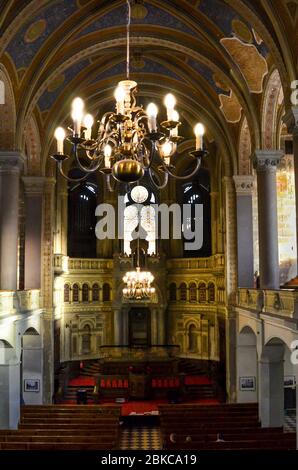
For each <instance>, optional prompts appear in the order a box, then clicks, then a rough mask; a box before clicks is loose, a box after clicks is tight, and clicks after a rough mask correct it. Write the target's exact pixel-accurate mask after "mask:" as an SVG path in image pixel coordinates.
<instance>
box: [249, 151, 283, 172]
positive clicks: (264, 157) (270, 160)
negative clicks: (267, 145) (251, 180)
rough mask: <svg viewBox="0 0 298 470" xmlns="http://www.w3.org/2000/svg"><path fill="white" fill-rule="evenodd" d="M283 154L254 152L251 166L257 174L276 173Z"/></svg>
mask: <svg viewBox="0 0 298 470" xmlns="http://www.w3.org/2000/svg"><path fill="white" fill-rule="evenodd" d="M283 156H284V152H283V151H282V150H256V152H255V154H254V155H253V165H254V169H255V170H257V172H270V171H274V172H275V171H276V168H277V166H278V165H279V163H280V161H281V159H282V157H283Z"/></svg>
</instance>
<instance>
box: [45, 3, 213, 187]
mask: <svg viewBox="0 0 298 470" xmlns="http://www.w3.org/2000/svg"><path fill="white" fill-rule="evenodd" d="M127 5H128V22H127V60H126V64H127V70H126V72H127V73H126V75H127V77H126V80H122V81H120V82H119V83H118V86H117V88H116V90H115V94H114V96H115V99H116V109H115V111H111V112H107V113H105V114H104V115H103V117H102V118H101V120H100V122H99V128H98V133H97V137H94V136H93V132H92V127H93V124H94V119H93V117H92V115H91V114H85V106H84V102H83V100H82V99H81V98H79V97H77V98H75V99H74V100H73V102H72V113H71V116H72V120H73V128H69V130H70V131H71V135H69V136H67V140H68V141H69V142H70V143H71V144H72V151H71V155H67V154H66V153H64V140H65V138H66V132H65V130H64V129H63V128H62V127H58V128H57V129H56V131H55V138H56V140H57V152H56V153H55V154H54V155H52V158H54V160H55V161H56V162H57V166H58V169H59V171H60V173H61V174H62V175H63V176H64V177H65V178H66V179H68V180H69V181H83V180H84V179H86V178H87V177H88V174H90V173H93V172H96V171H100V172H101V173H103V174H104V175H105V176H106V180H107V184H108V187H109V189H110V190H111V191H112V190H114V189H115V185H113V184H112V181H114V182H117V181H118V182H120V183H128V184H129V183H135V182H137V181H139V180H140V179H141V178H142V177H143V176H144V174H145V172H146V173H148V175H149V177H150V179H151V181H152V183H153V184H154V185H155V187H157V188H159V189H162V188H164V187H165V186H166V185H167V182H168V177H169V176H172V177H174V178H177V179H181V180H186V179H189V178H191V177H192V176H194V175H195V174H196V173H197V171H198V170H199V168H200V166H201V159H202V157H203V156H205V155H206V154H207V152H206V151H205V150H204V149H203V135H204V132H205V129H204V126H203V124H201V123H198V124H196V126H195V128H194V133H195V136H196V150H195V151H193V152H190V154H189V155H190V156H191V157H192V158H193V159H194V160H195V162H196V164H195V167H194V169H193V171H192V172H191V173H189V174H187V175H178V174H177V173H176V171H175V170H176V169H175V166H174V165H173V158H172V157H173V156H174V155H175V153H176V150H177V144H178V142H179V141H180V140H182V139H183V138H182V137H181V136H179V133H178V129H179V126H180V124H181V123H180V121H179V115H178V112H177V111H176V110H175V105H176V99H175V97H174V96H173V95H172V94H171V93H169V94H167V95H166V97H165V100H164V104H165V106H166V111H167V119H166V120H165V121H163V122H161V124H160V126H158V124H157V114H158V109H157V106H156V105H155V104H154V103H150V104H149V105H148V107H147V109H146V110H144V109H143V108H142V107H141V106H137V101H136V93H137V82H135V81H134V80H130V78H129V75H130V23H131V5H130V0H127ZM70 156H71V157H72V158H74V159H75V161H76V164H77V166H78V168H79V169H80V170H81V171H82V172H83V173H84V176H83V177H79V178H70V177H69V176H68V175H67V174H66V173H65V171H64V170H63V162H64V161H65V160H67V159H68V158H70ZM86 161H87V162H88V163H86ZM111 177H112V178H111Z"/></svg>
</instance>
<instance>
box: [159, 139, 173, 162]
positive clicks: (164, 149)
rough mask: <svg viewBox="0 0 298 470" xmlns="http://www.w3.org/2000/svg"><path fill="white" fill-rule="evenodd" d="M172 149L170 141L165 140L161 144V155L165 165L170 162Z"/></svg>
mask: <svg viewBox="0 0 298 470" xmlns="http://www.w3.org/2000/svg"><path fill="white" fill-rule="evenodd" d="M172 151H173V145H172V143H171V142H165V143H164V144H162V146H161V156H162V157H163V159H164V162H165V164H166V165H169V164H170V157H171V153H172Z"/></svg>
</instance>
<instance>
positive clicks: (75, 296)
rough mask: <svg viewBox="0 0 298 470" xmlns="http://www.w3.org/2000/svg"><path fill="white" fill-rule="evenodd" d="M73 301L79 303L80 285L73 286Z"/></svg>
mask: <svg viewBox="0 0 298 470" xmlns="http://www.w3.org/2000/svg"><path fill="white" fill-rule="evenodd" d="M72 301H73V302H78V301H79V285H78V284H74V285H73V286H72Z"/></svg>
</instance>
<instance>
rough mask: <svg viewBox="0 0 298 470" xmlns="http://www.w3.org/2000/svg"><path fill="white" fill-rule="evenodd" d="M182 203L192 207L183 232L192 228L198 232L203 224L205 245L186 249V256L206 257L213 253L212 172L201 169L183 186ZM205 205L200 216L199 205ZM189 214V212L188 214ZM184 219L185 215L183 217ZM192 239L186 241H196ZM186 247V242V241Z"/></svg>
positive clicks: (192, 230)
mask: <svg viewBox="0 0 298 470" xmlns="http://www.w3.org/2000/svg"><path fill="white" fill-rule="evenodd" d="M182 204H183V205H184V207H189V206H190V207H191V210H190V217H187V220H186V221H184V223H186V227H185V226H184V223H183V226H182V232H183V233H185V231H186V229H187V230H191V232H193V233H195V232H196V233H197V232H198V228H199V227H200V226H201V225H202V224H203V245H202V247H201V248H199V249H193V250H186V249H184V256H185V257H198V258H206V257H208V256H211V254H212V242H211V236H212V235H211V200H210V174H209V171H208V170H206V169H201V170H200V171H199V173H198V174H197V176H196V177H195V179H194V180H193V181H192V182H191V183H187V184H184V185H183V186H182ZM199 204H201V205H202V206H203V218H202V220H201V218H200V217H199V216H198V212H197V206H198V205H199ZM187 215H189V214H187ZM183 219H184V217H183ZM194 239H195V238H193V239H192V240H187V239H186V238H184V241H185V242H187V243H192V242H194ZM184 247H185V243H184Z"/></svg>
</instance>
